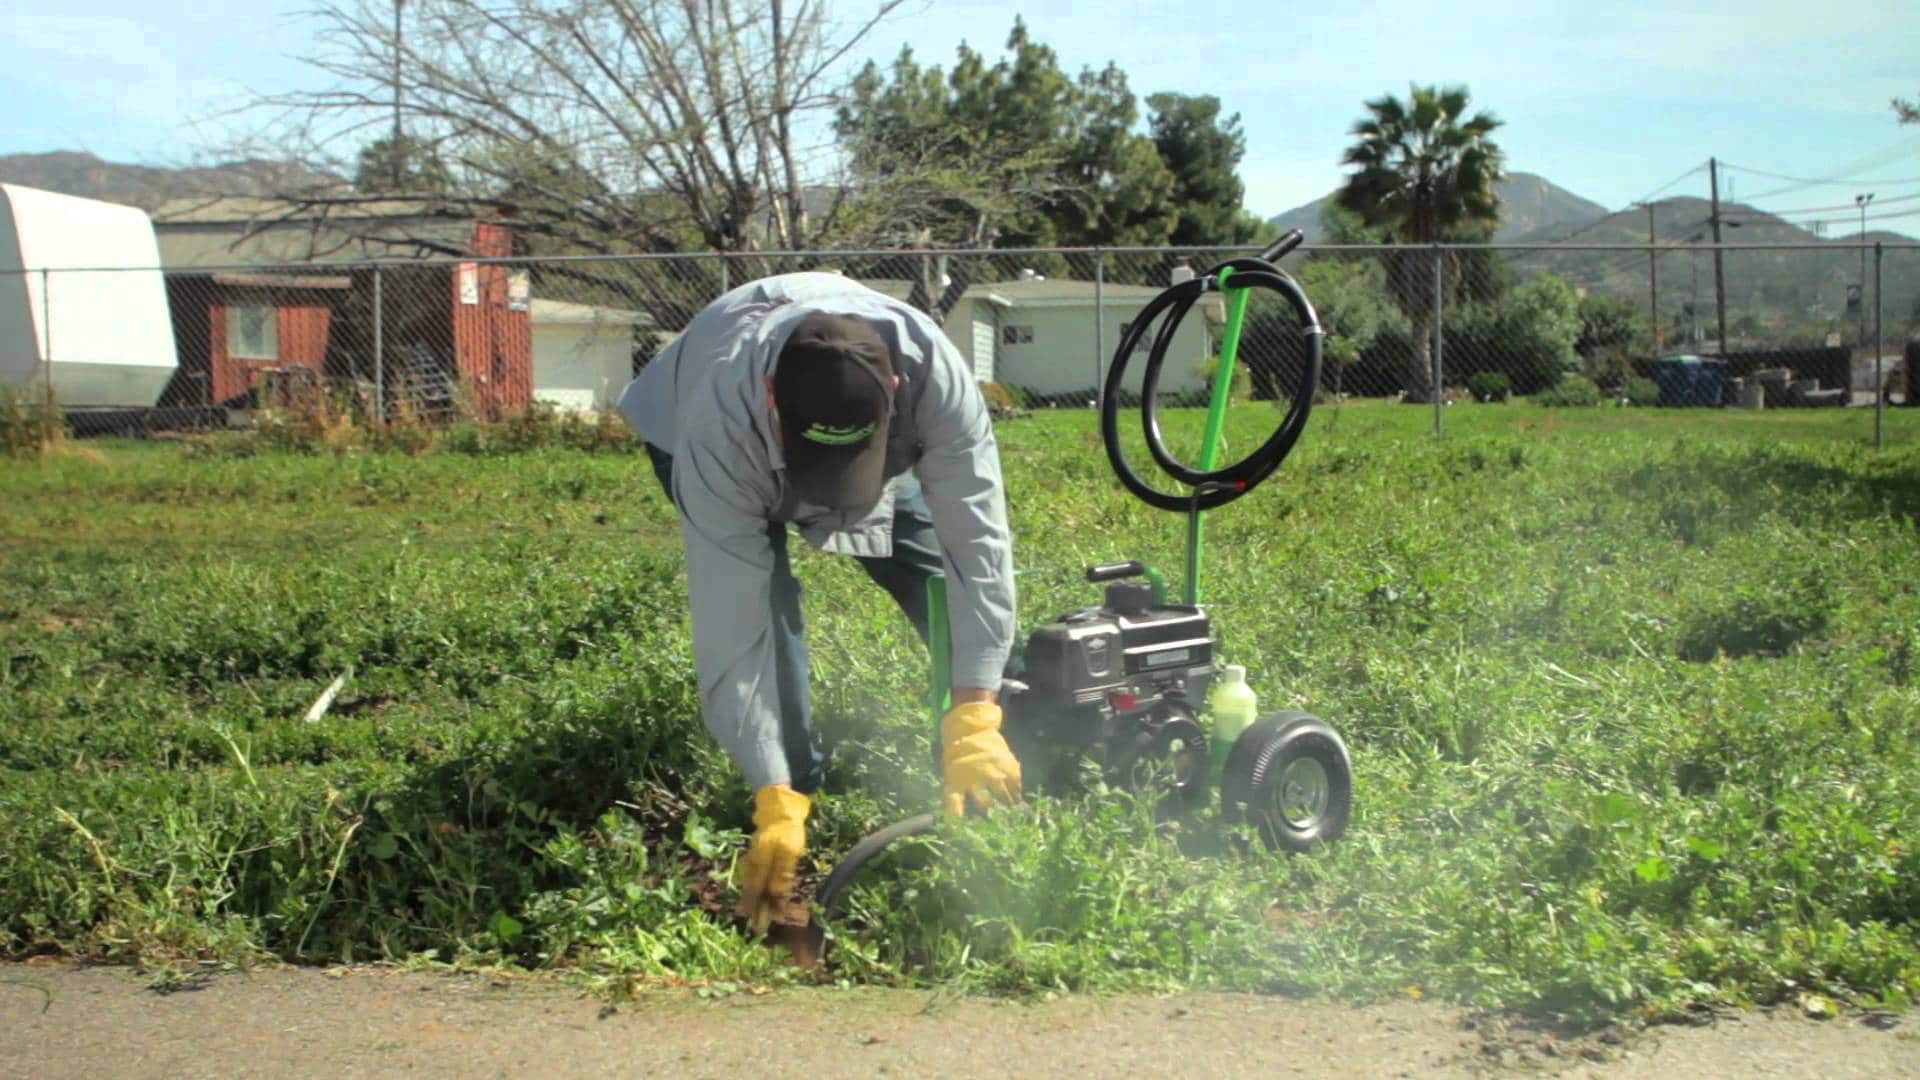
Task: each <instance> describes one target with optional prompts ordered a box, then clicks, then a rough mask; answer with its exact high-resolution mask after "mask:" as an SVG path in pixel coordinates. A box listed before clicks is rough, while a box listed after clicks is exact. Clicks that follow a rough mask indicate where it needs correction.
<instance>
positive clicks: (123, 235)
mask: <svg viewBox="0 0 1920 1080" xmlns="http://www.w3.org/2000/svg"><path fill="white" fill-rule="evenodd" d="M159 267H160V249H159V246H158V245H157V244H156V243H155V241H154V234H153V223H152V221H151V220H149V219H148V217H147V215H146V212H145V211H143V210H139V209H136V208H134V207H131V206H118V205H115V204H113V203H106V202H100V201H98V200H95V199H81V198H75V197H73V196H71V195H58V194H55V193H53V192H51V191H41V190H39V189H37V188H28V187H20V186H18V185H14V184H0V385H4V386H16V387H33V386H42V385H45V386H49V387H51V388H52V390H53V393H54V396H55V398H56V400H58V401H59V402H60V404H62V405H70V406H73V405H77V406H89V405H91V406H120V407H142V406H148V405H152V404H154V403H155V402H156V401H158V400H159V398H160V392H161V391H162V390H164V389H165V388H166V385H167V380H168V379H170V378H171V377H172V376H173V372H174V368H175V367H176V365H177V363H178V360H177V357H176V356H175V352H174V343H173V322H172V319H171V317H170V316H169V315H168V312H167V290H166V283H165V281H164V280H163V279H162V277H161V274H160V269H159Z"/></svg>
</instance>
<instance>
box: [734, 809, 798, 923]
mask: <svg viewBox="0 0 1920 1080" xmlns="http://www.w3.org/2000/svg"><path fill="white" fill-rule="evenodd" d="M812 807H813V803H812V801H811V800H809V799H808V798H807V797H806V796H805V795H802V794H800V793H799V792H797V791H795V790H793V789H792V788H790V787H788V786H787V785H785V784H770V785H768V786H767V787H763V788H761V789H760V790H759V791H756V792H754V793H753V845H752V846H751V847H749V848H748V849H747V858H746V862H745V863H743V864H742V866H741V871H740V903H739V905H738V906H737V907H736V908H734V911H735V912H736V913H737V914H739V915H740V916H741V917H743V918H745V919H746V920H747V928H748V929H749V930H751V931H752V932H754V933H756V934H759V933H764V932H765V931H766V929H767V924H768V923H770V922H772V921H773V920H774V918H775V917H776V916H778V915H779V914H780V910H781V907H782V905H783V904H784V903H785V902H786V900H787V899H788V898H790V897H791V896H793V879H794V874H795V872H796V871H797V870H798V869H799V866H800V856H801V855H803V854H805V853H806V850H807V811H808V810H810V809H812Z"/></svg>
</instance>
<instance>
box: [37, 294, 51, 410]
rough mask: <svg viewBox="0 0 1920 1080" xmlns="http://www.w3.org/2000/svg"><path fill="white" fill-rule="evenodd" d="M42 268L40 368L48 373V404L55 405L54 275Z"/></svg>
mask: <svg viewBox="0 0 1920 1080" xmlns="http://www.w3.org/2000/svg"><path fill="white" fill-rule="evenodd" d="M52 273H53V272H52V271H51V270H49V269H48V268H47V267H44V266H43V267H41V268H40V370H41V371H43V372H45V373H46V377H45V378H44V379H42V380H41V381H42V382H44V383H45V384H46V389H47V405H48V407H52V405H53V277H52Z"/></svg>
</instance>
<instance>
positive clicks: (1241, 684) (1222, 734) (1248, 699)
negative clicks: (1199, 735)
mask: <svg viewBox="0 0 1920 1080" xmlns="http://www.w3.org/2000/svg"><path fill="white" fill-rule="evenodd" d="M1207 712H1208V714H1209V715H1210V716H1211V718H1212V720H1213V731H1212V740H1213V748H1212V753H1211V757H1212V758H1213V776H1214V780H1215V782H1218V781H1219V778H1220V773H1221V770H1222V769H1224V768H1225V767H1226V764H1227V752H1228V751H1230V750H1232V749H1233V743H1234V740H1235V739H1238V738H1239V737H1240V733H1241V732H1243V731H1245V730H1247V728H1249V727H1251V726H1252V725H1253V721H1254V718H1255V717H1257V716H1259V714H1260V702H1259V699H1258V698H1256V697H1255V696H1254V693H1253V687H1251V686H1248V685H1247V669H1246V668H1245V667H1244V666H1243V665H1240V664H1228V665H1227V667H1226V670H1225V671H1223V672H1222V673H1221V675H1220V678H1218V679H1216V680H1214V683H1213V688H1212V689H1210V690H1209V691H1207Z"/></svg>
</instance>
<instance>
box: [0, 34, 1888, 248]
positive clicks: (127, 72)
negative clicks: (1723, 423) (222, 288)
mask: <svg viewBox="0 0 1920 1080" xmlns="http://www.w3.org/2000/svg"><path fill="white" fill-rule="evenodd" d="M834 2H835V4H836V5H837V8H836V9H837V10H839V11H841V12H843V13H845V14H846V15H853V14H855V13H857V12H859V11H862V10H865V9H866V6H867V4H866V3H856V2H855V0H834ZM870 2H871V0H867V3H870ZM306 6H307V5H306V4H305V3H304V2H303V0H271V2H260V3H237V2H232V0H198V2H181V0H148V2H144V3H132V2H126V0H67V2H64V3H62V4H60V5H59V6H58V12H59V13H58V14H49V15H34V14H24V13H18V12H15V13H10V14H0V94H4V95H5V100H8V101H11V102H13V103H14V107H13V109H11V110H10V112H11V115H10V116H9V117H8V119H7V122H6V123H5V124H4V125H0V153H16V152H31V151H47V150H56V149H84V150H90V151H92V152H94V153H96V154H99V155H100V156H101V157H104V158H108V159H110V160H116V161H139V162H148V163H154V164H179V163H184V162H185V161H187V160H189V159H191V158H193V157H194V156H195V154H196V151H198V150H201V149H202V148H205V147H209V146H213V145H217V144H219V143H220V142H221V140H222V134H223V132H224V131H225V129H226V127H227V126H228V125H230V124H231V123H232V122H233V121H232V120H231V119H225V118H222V115H221V114H222V113H223V112H225V111H226V110H229V109H231V108H232V107H234V106H236V105H238V104H241V103H243V102H245V101H246V100H248V99H249V98H250V97H251V96H253V95H254V94H255V93H260V92H273V91H284V90H289V89H296V88H314V89H317V88H319V87H321V86H322V85H324V83H323V82H322V81H321V80H320V79H319V77H318V76H317V74H316V73H314V72H312V71H311V70H310V69H307V68H305V67H304V66H302V65H301V64H300V63H299V62H298V60H297V57H298V56H299V55H300V54H301V52H302V51H303V47H304V41H305V38H306V35H307V32H308V30H307V26H308V24H306V23H304V22H303V21H302V20H301V19H300V18H299V17H298V15H297V12H299V11H300V10H301V9H302V8H304V7H306ZM1304 7H1307V6H1306V5H1295V4H1277V3H1276V4H1259V3H1248V2H1247V0H1235V2H1231V3H1212V2H1207V0H1188V2H1185V3H1164V2H1161V3H1135V2H1131V0H1129V2H1118V0H1108V2H1105V3H1097V2H1093V0H1078V2H1067V0H1027V2H1026V3H1023V4H1021V5H1019V8H1020V10H1022V11H1023V12H1024V17H1025V19H1026V21H1027V24H1028V26H1029V28H1030V30H1031V32H1032V34H1033V36H1034V37H1035V38H1036V39H1037V40H1039V41H1042V42H1044V43H1046V44H1048V45H1051V46H1052V47H1053V48H1054V49H1055V50H1056V51H1057V52H1058V53H1059V54H1060V57H1061V60H1062V63H1063V65H1064V66H1066V67H1067V68H1068V69H1069V70H1070V71H1077V70H1079V69H1080V68H1082V67H1086V66H1096V67H1097V66H1102V65H1104V64H1105V63H1106V62H1107V61H1109V60H1112V61H1114V62H1116V63H1118V64H1119V65H1120V67H1121V68H1122V69H1123V70H1124V71H1126V72H1127V74H1128V77H1129V80H1130V83H1131V85H1132V88H1133V90H1134V92H1135V93H1136V94H1137V95H1139V96H1141V97H1142V98H1144V97H1145V96H1146V95H1147V94H1149V93H1153V92H1155V91H1160V90H1177V91H1181V92H1185V93H1195V94H1214V95H1217V96H1218V97H1220V98H1221V99H1222V101H1223V102H1224V104H1225V106H1226V108H1227V110H1228V111H1230V112H1238V113H1239V114H1240V115H1241V120H1242V124H1243V126H1244V128H1245V130H1246V134H1247V143H1248V153H1247V158H1246V160H1245V162H1244V163H1243V165H1242V169H1241V175H1242V177H1243V179H1244V180H1245V181H1246V183H1247V188H1248V195H1247V204H1248V206H1249V207H1250V208H1251V209H1253V210H1254V211H1256V212H1258V213H1260V214H1261V215H1262V216H1270V215H1272V214H1276V213H1278V212H1280V211H1282V210H1285V209H1288V208H1290V207H1292V206H1295V205H1298V204H1300V203H1303V202H1306V201H1308V200H1310V199H1313V198H1315V197H1318V196H1319V195H1322V194H1324V193H1326V192H1327V191H1328V190H1330V189H1331V188H1333V187H1334V186H1335V185H1336V184H1338V182H1339V180H1340V175H1341V170H1340V165H1339V158H1340V153H1341V150H1342V149H1343V148H1344V147H1345V146H1346V145H1347V143H1348V141H1349V137H1348V135H1347V131H1348V129H1349V128H1350V126H1351V125H1352V123H1353V121H1354V120H1355V119H1356V118H1358V117H1359V116H1360V115H1361V113H1362V107H1361V102H1362V101H1364V100H1365V99H1367V98H1369V97H1374V96H1378V95H1379V94H1381V93H1383V92H1392V93H1398V94H1404V93H1405V91H1406V87H1407V84H1408V82H1409V81H1418V82H1422V83H1426V82H1443V83H1465V84H1466V85H1468V86H1469V87H1470V89H1471V90H1472V93H1473V97H1474V100H1475V103H1476V104H1477V105H1479V106H1481V107H1485V108H1488V109H1490V110H1492V111H1493V112H1494V113H1495V114H1496V115H1498V116H1499V117H1500V118H1501V119H1502V120H1504V121H1505V126H1504V127H1503V128H1502V129H1501V130H1500V132H1499V133H1498V135H1497V140H1498V141H1499V142H1500V144H1501V145H1502V146H1503V147H1504V148H1505V150H1506V152H1507V156H1508V165H1509V168H1511V169H1513V170H1518V171H1526V172H1534V173H1539V174H1541V175H1544V176H1546V177H1548V178H1549V179H1551V180H1553V181H1554V182H1556V183H1558V184H1560V185H1561V186H1563V187H1566V188H1568V189H1570V190H1572V191H1574V192H1575V193H1577V194H1580V195H1583V196H1585V197H1587V198H1590V199H1593V200H1595V201H1596V202H1600V203H1602V204H1605V205H1606V206H1608V207H1610V208H1618V207H1621V206H1624V205H1626V204H1628V203H1629V202H1631V201H1633V200H1635V199H1638V198H1641V197H1644V196H1647V195H1649V194H1653V193H1655V192H1656V191H1658V192H1660V193H1662V194H1670V195H1671V194H1693V195H1703V196H1704V195H1705V194H1706V176H1705V173H1704V172H1701V173H1697V174H1694V175H1692V176H1689V177H1687V178H1686V179H1685V180H1683V181H1681V182H1680V183H1678V184H1674V185H1673V186H1671V187H1664V189H1663V185H1667V184H1668V183H1669V182H1670V181H1673V180H1674V179H1675V178H1676V177H1679V176H1681V175H1682V174H1684V173H1686V172H1687V171H1688V170H1690V169H1693V168H1694V167H1695V166H1697V165H1701V164H1704V162H1705V161H1706V159H1707V158H1708V157H1709V156H1710V155H1713V156H1718V157H1719V158H1720V159H1721V160H1722V161H1723V162H1728V163H1731V165H1732V166H1733V167H1731V168H1729V169H1728V170H1727V172H1726V174H1725V177H1726V178H1725V179H1724V180H1723V184H1725V185H1727V186H1728V187H1730V188H1731V193H1732V195H1733V197H1735V198H1737V199H1740V200H1741V201H1753V202H1756V203H1757V204H1758V205H1760V206H1762V207H1764V208H1767V209H1773V210H1777V211H1799V210H1800V209H1801V208H1818V207H1825V206H1832V205H1840V204H1850V203H1851V202H1852V199H1853V195H1854V193H1855V192H1856V191H1875V192H1876V193H1877V197H1878V201H1881V202H1883V203H1885V205H1884V209H1881V210H1879V211H1878V212H1879V213H1882V214H1886V215H1891V214H1893V213H1895V212H1896V211H1901V210H1903V209H1904V208H1905V207H1907V206H1916V207H1920V198H1915V199H1913V200H1911V201H1909V202H1906V203H1898V202H1886V200H1890V199H1895V198H1897V197H1900V196H1907V195H1914V196H1920V126H1908V127H1904V128H1902V127H1898V126H1896V125H1895V123H1894V120H1893V116H1892V113H1891V112H1890V111H1889V110H1888V108H1887V101H1888V99H1889V98H1891V97H1894V96H1901V97H1908V98H1912V97H1914V96H1916V95H1920V69H1915V68H1913V67H1912V66H1911V56H1912V55H1913V52H1914V49H1915V47H1916V46H1920V4H1915V3H1913V2H1912V0H1829V2H1828V3H1826V4H1824V5H1820V9H1821V13H1820V14H1819V15H1817V16H1816V15H1813V14H1810V13H1809V12H1811V11H1812V10H1814V5H1808V4H1796V3H1785V2H1778V0H1749V2H1746V3H1693V4H1688V3H1676V2H1672V0H1668V2H1664V3H1658V2H1656V3H1644V2H1638V0H1632V2H1613V3H1609V4H1593V3H1590V2H1586V3H1577V4H1576V3H1563V2H1554V3H1535V4H1527V3H1524V2H1519V0H1504V2H1491V0H1460V2H1457V3H1451V4H1444V5H1443V4H1435V3H1433V2H1432V0H1412V2H1407V0H1378V2H1367V0H1351V2H1348V3H1345V4H1341V5H1332V4H1329V5H1312V7H1314V8H1322V7H1324V8H1326V9H1328V10H1326V11H1324V12H1321V11H1311V10H1302V11H1296V12H1294V13H1288V12H1287V11H1286V9H1288V8H1295V9H1299V8H1304ZM1608 9H1610V10H1608ZM1013 10H1014V8H1013V7H1012V6H1010V5H1007V4H1005V3H986V2H976V0H908V4H907V5H906V8H905V9H904V11H903V13H902V14H899V15H896V16H895V17H894V18H893V19H892V20H891V21H890V22H889V23H888V24H885V25H883V26H882V27H881V28H880V29H879V30H878V31H877V32H876V33H875V34H874V35H873V36H872V37H871V38H870V39H869V41H868V42H867V47H866V48H865V49H864V50H863V55H865V56H872V57H873V58H875V59H878V60H880V61H882V62H885V61H887V60H890V59H891V58H892V57H893V56H894V54H895V53H897V52H898V50H899V48H900V47H901V45H903V44H908V43H910V44H911V45H912V46H913V48H914V50H915V53H916V55H917V57H918V58H919V60H920V62H921V63H923V64H938V65H941V66H943V67H945V66H949V65H950V64H951V62H952V59H953V55H954V50H955V48H956V47H957V46H958V45H959V44H960V42H961V41H962V40H965V41H968V42H969V43H971V44H972V45H973V47H974V48H976V49H977V50H980V51H982V52H984V53H986V54H987V55H988V56H989V57H990V58H992V57H995V56H997V55H998V54H999V52H1000V49H1001V46H1002V45H1003V44H1004V42H1005V38H1006V34H1007V30H1008V29H1009V27H1010V26H1011V25H1012V12H1013ZM1764 173H1773V174H1778V175H1779V176H1785V177H1793V178H1799V179H1823V180H1824V179H1829V178H1837V182H1835V183H1829V184H1817V185H1806V184H1790V183H1788V182H1786V181H1783V180H1779V179H1775V178H1771V177H1768V176H1766V175H1763V174H1764ZM1782 189H1786V190H1782ZM1722 193H1723V195H1725V194H1727V191H1726V189H1725V188H1723V192H1722ZM1769 193H1774V194H1769ZM1760 196H1764V197H1760ZM1870 212H1872V211H1870ZM1795 216H1796V217H1806V216H1827V217H1832V218H1835V219H1841V220H1846V219H1849V218H1851V216H1852V215H1851V213H1850V212H1839V211H1835V212H1832V213H1830V214H1829V213H1826V212H1824V211H1821V212H1819V213H1817V214H1805V215H1803V214H1798V213H1796V214H1795ZM1856 227H1857V226H1856ZM1881 227H1887V228H1894V229H1899V230H1901V231H1920V210H1915V211H1914V216H1912V217H1909V218H1891V217H1889V218H1886V219H1884V220H1883V223H1882V225H1881ZM1834 231H1837V228H1836V229H1830V230H1829V235H1832V234H1833V232H1834Z"/></svg>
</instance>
